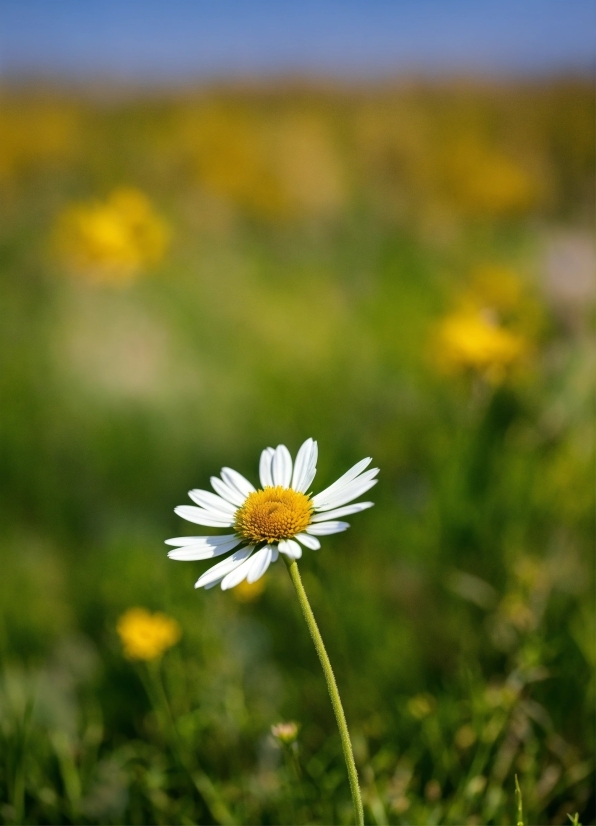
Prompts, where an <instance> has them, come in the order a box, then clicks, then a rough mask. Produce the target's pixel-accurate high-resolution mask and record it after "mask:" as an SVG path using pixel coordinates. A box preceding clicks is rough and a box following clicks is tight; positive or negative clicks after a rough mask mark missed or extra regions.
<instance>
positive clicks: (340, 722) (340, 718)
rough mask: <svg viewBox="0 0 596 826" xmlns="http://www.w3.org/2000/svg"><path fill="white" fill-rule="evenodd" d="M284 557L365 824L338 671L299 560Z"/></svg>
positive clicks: (359, 815)
mask: <svg viewBox="0 0 596 826" xmlns="http://www.w3.org/2000/svg"><path fill="white" fill-rule="evenodd" d="M284 561H285V563H286V565H287V566H288V571H289V572H290V577H291V579H292V582H293V583H294V588H295V589H296V593H297V594H298V601H299V602H300V607H301V608H302V613H303V614H304V619H305V620H306V624H307V625H308V630H309V631H310V635H311V637H312V640H313V642H314V644H315V648H316V650H317V654H318V656H319V660H320V662H321V666H322V668H323V673H324V675H325V680H326V682H327V689H328V691H329V697H330V698H331V705H332V706H333V712H334V714H335V719H336V721H337V727H338V729H339V736H340V737H341V746H342V749H343V753H344V760H345V761H346V768H347V770H348V778H349V781H350V790H351V792H352V802H353V804H354V814H355V816H356V823H357V824H358V826H364V809H363V808H362V797H361V796H360V787H359V785H358V772H357V771H356V763H355V762H354V752H353V751H352V743H351V742H350V732H349V731H348V724H347V722H346V715H345V714H344V709H343V706H342V704H341V698H340V696H339V691H338V690H337V683H336V682H335V675H334V674H333V669H332V668H331V663H330V662H329V657H328V656H327V651H326V650H325V645H324V643H323V638H322V637H321V632H320V631H319V626H318V625H317V621H316V619H315V615H314V614H313V612H312V608H311V607H310V603H309V601H308V597H307V596H306V591H305V590H304V585H303V584H302V579H301V577H300V571H299V570H298V564H297V562H296V560H295V559H288V558H287V557H286V556H285V555H284Z"/></svg>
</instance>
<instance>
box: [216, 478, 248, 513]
mask: <svg viewBox="0 0 596 826" xmlns="http://www.w3.org/2000/svg"><path fill="white" fill-rule="evenodd" d="M211 487H212V488H213V490H214V491H216V492H217V493H219V495H220V496H221V498H222V499H225V500H226V501H228V502H231V503H232V505H237V506H238V507H239V508H240V507H242V505H243V504H244V502H245V500H246V496H243V495H242V494H241V493H240V492H239V491H237V490H236V488H231V487H230V486H229V485H226V483H225V482H222V481H221V479H219V478H218V477H217V476H212V477H211Z"/></svg>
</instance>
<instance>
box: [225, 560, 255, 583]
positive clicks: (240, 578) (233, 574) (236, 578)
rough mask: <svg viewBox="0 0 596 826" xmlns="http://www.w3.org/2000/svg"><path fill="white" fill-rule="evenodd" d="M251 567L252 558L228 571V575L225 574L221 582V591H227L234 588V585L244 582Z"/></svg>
mask: <svg viewBox="0 0 596 826" xmlns="http://www.w3.org/2000/svg"><path fill="white" fill-rule="evenodd" d="M251 565H252V557H250V559H246V560H245V561H244V562H243V563H242V564H241V565H238V567H237V568H234V570H233V571H230V573H229V574H226V575H225V577H224V578H223V579H222V581H221V590H222V591H227V590H228V589H229V588H235V587H236V585H240V583H241V582H244V580H245V579H246V575H247V574H248V572H249V571H250V566H251Z"/></svg>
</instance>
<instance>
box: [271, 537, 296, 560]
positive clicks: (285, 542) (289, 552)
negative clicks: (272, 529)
mask: <svg viewBox="0 0 596 826" xmlns="http://www.w3.org/2000/svg"><path fill="white" fill-rule="evenodd" d="M277 547H278V548H279V552H280V554H285V555H286V556H289V557H290V559H300V557H301V556H302V548H301V547H300V545H299V544H298V543H297V542H294V540H293V539H282V540H281V542H279V543H278V545H277Z"/></svg>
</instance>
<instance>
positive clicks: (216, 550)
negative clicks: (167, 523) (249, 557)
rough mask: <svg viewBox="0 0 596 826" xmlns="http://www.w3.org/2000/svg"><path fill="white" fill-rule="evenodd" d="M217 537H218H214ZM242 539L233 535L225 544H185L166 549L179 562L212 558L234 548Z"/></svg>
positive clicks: (171, 557)
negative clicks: (181, 546)
mask: <svg viewBox="0 0 596 826" xmlns="http://www.w3.org/2000/svg"><path fill="white" fill-rule="evenodd" d="M214 538H217V539H219V537H214ZM241 542H242V539H240V538H239V537H237V536H233V537H232V538H231V539H228V541H227V542H226V543H225V544H221V543H220V544H218V545H206V544H203V545H185V546H184V547H183V548H176V549H175V550H173V551H168V556H169V557H170V559H177V560H179V561H181V562H190V561H194V560H197V559H213V557H216V556H221V555H222V554H227V553H228V551H231V550H233V549H234V548H236V547H237V546H238V545H240V543H241Z"/></svg>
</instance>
